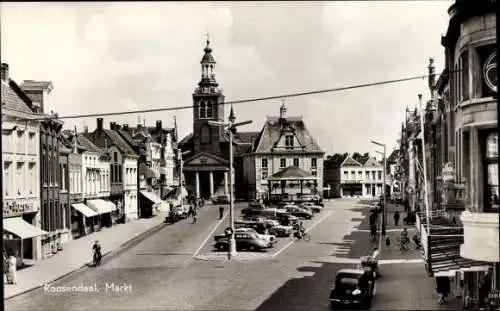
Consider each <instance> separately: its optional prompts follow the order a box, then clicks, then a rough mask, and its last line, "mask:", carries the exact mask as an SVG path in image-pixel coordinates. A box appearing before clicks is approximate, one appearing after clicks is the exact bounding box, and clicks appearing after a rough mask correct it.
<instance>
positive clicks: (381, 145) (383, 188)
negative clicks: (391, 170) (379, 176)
mask: <svg viewBox="0 0 500 311" xmlns="http://www.w3.org/2000/svg"><path fill="white" fill-rule="evenodd" d="M371 142H372V144H375V145H377V146H380V147H382V148H384V153H383V156H384V161H383V163H384V164H383V165H384V168H383V175H384V176H383V178H384V180H383V181H382V195H383V196H384V201H383V202H384V203H383V204H384V206H383V207H382V236H385V234H386V230H385V226H386V224H387V196H386V193H385V178H386V174H385V171H386V165H387V162H386V147H385V144H382V143H379V142H376V141H373V140H372V141H371ZM377 152H378V153H380V154H382V152H380V151H377Z"/></svg>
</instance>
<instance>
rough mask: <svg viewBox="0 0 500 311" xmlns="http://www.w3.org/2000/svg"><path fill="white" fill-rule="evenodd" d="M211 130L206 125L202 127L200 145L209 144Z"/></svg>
mask: <svg viewBox="0 0 500 311" xmlns="http://www.w3.org/2000/svg"><path fill="white" fill-rule="evenodd" d="M211 132H212V131H211V129H210V127H209V126H208V125H204V126H202V128H201V130H200V143H202V144H210V136H211V134H212V133H211Z"/></svg>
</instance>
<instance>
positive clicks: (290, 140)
mask: <svg viewBox="0 0 500 311" xmlns="http://www.w3.org/2000/svg"><path fill="white" fill-rule="evenodd" d="M285 146H286V147H287V148H289V147H292V148H293V135H286V136H285Z"/></svg>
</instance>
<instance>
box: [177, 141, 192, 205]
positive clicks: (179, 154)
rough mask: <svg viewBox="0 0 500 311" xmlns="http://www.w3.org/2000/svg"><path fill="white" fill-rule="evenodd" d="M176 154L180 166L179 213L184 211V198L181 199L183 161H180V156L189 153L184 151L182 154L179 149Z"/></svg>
mask: <svg viewBox="0 0 500 311" xmlns="http://www.w3.org/2000/svg"><path fill="white" fill-rule="evenodd" d="M177 153H178V157H179V166H180V172H179V193H180V195H181V211H183V210H184V198H183V197H182V196H183V194H182V186H183V178H182V176H183V173H182V169H183V162H184V161H183V160H182V155H184V154H187V153H189V151H185V152H182V150H181V149H177Z"/></svg>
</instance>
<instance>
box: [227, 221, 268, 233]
mask: <svg viewBox="0 0 500 311" xmlns="http://www.w3.org/2000/svg"><path fill="white" fill-rule="evenodd" d="M234 226H235V228H237V229H238V228H252V229H254V230H255V231H257V233H260V234H268V233H269V231H268V229H269V227H268V225H266V223H264V222H262V221H249V220H238V221H235V222H234Z"/></svg>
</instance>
